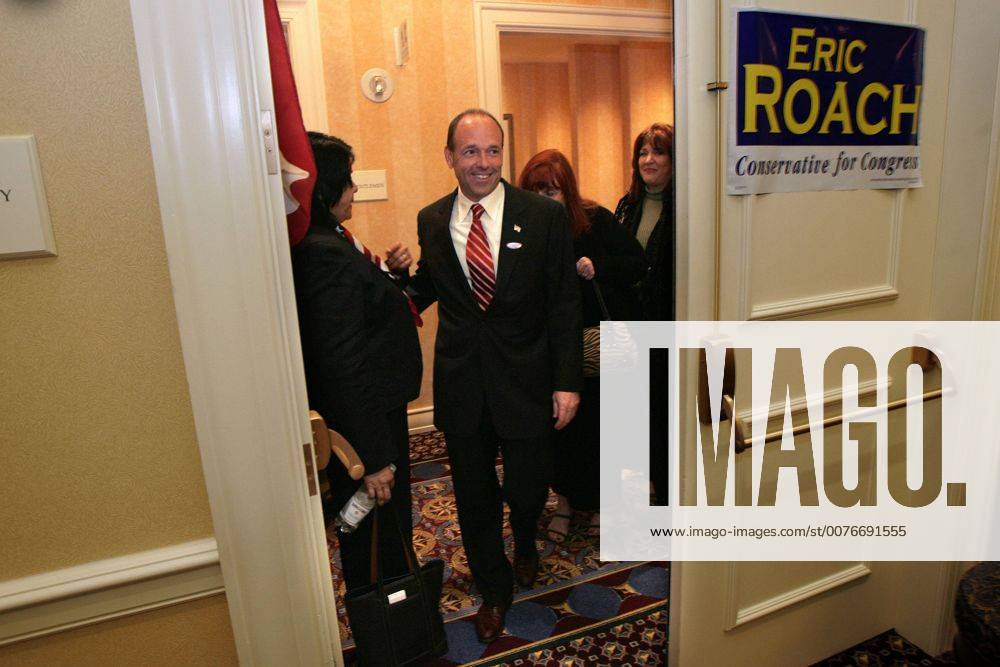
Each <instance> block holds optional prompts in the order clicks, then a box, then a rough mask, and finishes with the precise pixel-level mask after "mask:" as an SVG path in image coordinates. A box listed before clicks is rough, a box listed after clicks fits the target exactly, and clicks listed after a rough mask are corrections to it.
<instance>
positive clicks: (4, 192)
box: [0, 135, 56, 259]
mask: <svg viewBox="0 0 1000 667" xmlns="http://www.w3.org/2000/svg"><path fill="white" fill-rule="evenodd" d="M55 254H56V244H55V239H54V238H53V236H52V225H51V223H50V222H49V208H48V204H47V202H46V200H45V189H44V187H43V186H42V170H41V167H40V165H39V163H38V150H37V147H36V145H35V137H33V136H30V135H29V136H11V137H0V259H16V258H20V257H52V256H54V255H55Z"/></svg>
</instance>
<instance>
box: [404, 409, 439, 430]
mask: <svg viewBox="0 0 1000 667" xmlns="http://www.w3.org/2000/svg"><path fill="white" fill-rule="evenodd" d="M406 420H407V424H408V425H409V427H410V435H416V434H417V433H428V432H430V431H433V430H434V406H433V405H429V406H427V407H426V408H414V409H412V410H408V411H407V412H406Z"/></svg>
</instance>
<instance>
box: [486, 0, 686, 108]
mask: <svg viewBox="0 0 1000 667" xmlns="http://www.w3.org/2000/svg"><path fill="white" fill-rule="evenodd" d="M663 1H664V3H669V2H671V0H663ZM472 11H473V17H474V18H473V25H474V30H475V39H476V74H477V78H478V82H479V106H480V107H482V108H483V109H486V110H487V111H489V112H490V113H492V114H494V115H495V116H497V118H499V117H500V115H501V113H502V110H503V100H502V97H503V89H502V87H501V85H500V78H501V69H502V65H501V62H500V33H502V32H533V33H546V34H560V35H604V36H612V37H633V38H643V37H646V38H664V37H665V38H667V39H672V35H673V28H672V25H671V20H670V19H671V12H669V11H661V10H655V9H613V8H608V7H597V6H587V7H583V6H574V5H552V4H539V3H533V2H532V3H528V2H501V1H498V0H473V3H472Z"/></svg>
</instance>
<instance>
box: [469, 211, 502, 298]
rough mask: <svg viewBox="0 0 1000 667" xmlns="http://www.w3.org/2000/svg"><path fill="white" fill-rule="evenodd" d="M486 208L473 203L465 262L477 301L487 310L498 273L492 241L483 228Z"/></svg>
mask: <svg viewBox="0 0 1000 667" xmlns="http://www.w3.org/2000/svg"><path fill="white" fill-rule="evenodd" d="M484 210H485V209H484V208H483V207H482V206H481V205H479V204H473V205H472V227H471V228H470V229H469V238H468V240H467V241H466V243H465V262H466V264H468V265H469V278H470V279H471V280H472V292H473V294H475V297H476V302H477V303H479V307H480V308H481V309H483V310H486V308H487V307H488V306H489V305H490V302H491V301H492V300H493V291H494V290H495V289H496V273H495V272H494V270H493V253H491V252H490V243H489V241H487V240H486V231H485V230H484V229H483V220H482V218H483V211H484Z"/></svg>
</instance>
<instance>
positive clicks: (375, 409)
mask: <svg viewBox="0 0 1000 667" xmlns="http://www.w3.org/2000/svg"><path fill="white" fill-rule="evenodd" d="M292 270H293V272H294V276H295V298H296V302H297V305H298V312H299V334H300V336H301V339H302V359H303V362H304V364H305V371H306V387H307V390H308V392H309V406H310V408H312V409H313V410H316V411H317V412H319V413H320V414H321V415H323V417H324V418H325V419H326V422H327V424H328V425H329V426H330V428H332V429H334V430H336V431H338V432H339V433H341V434H342V435H343V436H344V437H345V438H346V439H347V441H348V442H350V443H351V445H352V446H353V447H354V448H355V450H357V452H358V456H360V457H361V460H362V462H363V463H364V464H365V471H366V472H376V471H378V470H381V469H382V468H384V467H385V466H387V465H388V464H389V463H392V462H395V463H396V464H397V465H399V464H400V462H399V461H396V460H395V459H396V458H397V456H398V453H397V451H396V448H395V447H394V446H393V442H392V439H391V435H390V425H389V421H388V413H389V411H390V410H393V409H396V408H399V407H401V406H405V405H406V404H407V403H408V402H409V401H412V400H413V399H415V398H416V397H417V396H418V395H419V393H420V381H421V377H422V374H423V364H422V361H421V357H420V344H419V342H418V340H417V330H416V326H415V324H414V322H413V316H412V314H411V312H410V307H409V304H408V303H407V300H406V295H405V294H404V293H403V292H402V290H401V289H400V287H399V286H398V285H397V284H395V283H394V282H393V280H392V279H390V278H389V277H388V276H386V275H385V274H384V273H383V272H382V271H381V270H380V269H379V268H378V267H376V266H375V265H374V264H372V263H371V262H370V261H369V260H367V259H365V257H364V256H363V255H362V254H361V253H359V252H358V251H357V249H355V247H354V246H353V245H351V244H350V243H349V242H348V241H347V240H346V239H345V238H343V237H342V236H341V235H340V234H339V233H337V231H336V230H335V229H334V228H332V227H331V226H329V225H324V224H317V223H315V222H314V223H313V225H312V227H311V228H310V230H309V233H308V234H307V235H306V237H305V239H303V241H302V242H301V243H299V244H298V245H297V246H295V247H294V248H292ZM402 463H407V462H406V461H403V462H402Z"/></svg>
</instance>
